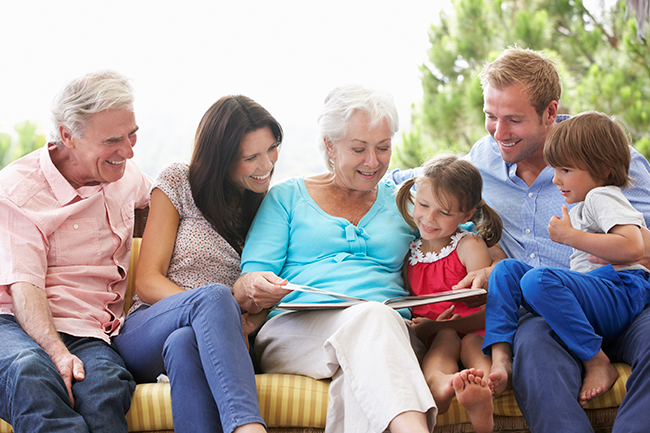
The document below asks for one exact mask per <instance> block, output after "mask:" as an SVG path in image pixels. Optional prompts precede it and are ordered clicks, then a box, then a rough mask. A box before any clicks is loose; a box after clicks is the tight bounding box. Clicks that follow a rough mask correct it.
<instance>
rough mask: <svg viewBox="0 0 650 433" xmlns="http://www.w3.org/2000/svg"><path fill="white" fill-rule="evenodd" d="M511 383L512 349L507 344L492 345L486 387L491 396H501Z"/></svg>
mask: <svg viewBox="0 0 650 433" xmlns="http://www.w3.org/2000/svg"><path fill="white" fill-rule="evenodd" d="M511 381H512V348H511V346H510V344H509V343H495V344H493V345H492V369H491V370H490V375H489V376H488V386H489V387H490V389H491V390H492V395H493V396H495V397H496V396H498V395H501V394H503V393H504V392H505V391H506V390H507V389H508V388H510V384H511Z"/></svg>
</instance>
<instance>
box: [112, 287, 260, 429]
mask: <svg viewBox="0 0 650 433" xmlns="http://www.w3.org/2000/svg"><path fill="white" fill-rule="evenodd" d="M113 341H114V344H115V346H116V348H117V350H118V351H119V352H120V354H121V355H122V357H123V358H124V361H125V362H126V366H127V368H128V369H129V370H130V371H131V372H132V373H133V376H134V377H135V379H136V381H138V382H155V381H156V377H157V376H158V375H159V374H161V373H166V374H167V376H168V377H169V381H170V385H171V397H172V415H173V418H174V429H175V431H176V432H178V433H184V432H204V431H205V432H207V431H221V430H220V429H221V428H223V431H225V432H232V431H233V430H234V429H235V428H237V427H240V426H242V425H245V424H249V423H260V424H264V421H263V419H262V416H261V415H260V411H259V404H258V401H257V388H256V387H255V373H254V371H253V363H252V361H251V359H250V356H249V355H248V352H247V350H246V342H245V340H244V333H243V330H242V320H241V313H240V309H239V305H238V304H237V302H236V301H235V298H234V297H233V296H232V294H231V293H230V290H229V289H228V288H227V287H226V286H223V285H221V284H210V285H207V286H204V287H200V288H198V289H194V290H188V291H186V292H184V293H178V294H175V295H172V296H169V297H167V298H165V299H162V300H161V301H158V302H156V303H155V304H154V305H152V306H142V307H140V308H139V309H138V310H136V311H135V312H133V313H132V314H131V315H129V317H127V319H126V321H125V323H124V328H123V329H122V331H121V332H120V334H119V335H118V336H117V337H115V338H114V340H113ZM222 426H223V427H222Z"/></svg>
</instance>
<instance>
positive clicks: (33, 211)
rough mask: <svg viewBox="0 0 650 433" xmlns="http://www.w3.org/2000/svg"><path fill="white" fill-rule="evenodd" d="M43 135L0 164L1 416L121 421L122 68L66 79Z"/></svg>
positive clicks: (25, 420)
mask: <svg viewBox="0 0 650 433" xmlns="http://www.w3.org/2000/svg"><path fill="white" fill-rule="evenodd" d="M52 112H53V115H54V121H55V130H54V134H53V135H54V140H53V141H52V142H50V143H47V144H46V145H45V147H43V148H42V149H40V150H37V151H35V152H32V153H31V154H29V155H27V156H25V157H23V158H21V159H19V160H17V161H15V162H14V163H12V164H10V165H9V166H7V167H6V168H4V169H3V170H2V171H0V377H1V378H2V387H1V390H0V417H2V418H3V419H4V420H6V421H8V422H9V423H11V424H12V426H13V428H14V430H15V431H16V432H30V433H31V432H36V431H42V432H44V431H47V432H88V431H91V432H126V431H128V426H127V423H126V419H125V415H126V413H127V411H128V409H129V406H130V396H131V393H132V392H133V390H134V389H135V383H134V381H133V379H132V377H131V374H130V373H129V372H128V371H127V370H126V368H125V367H124V363H123V362H122V359H121V358H120V357H119V355H118V354H117V353H116V352H115V350H114V349H113V348H112V347H111V345H110V338H111V336H113V335H115V334H116V333H117V332H118V330H119V329H120V326H121V324H122V321H123V313H122V312H123V306H124V296H125V292H126V285H127V282H126V274H127V272H128V268H129V258H130V247H131V237H132V231H133V222H134V221H133V215H134V214H133V211H134V208H138V207H145V206H146V205H147V204H148V195H149V188H150V186H151V180H150V179H149V178H148V177H147V176H146V175H144V174H143V173H142V172H141V171H140V169H139V168H138V167H137V166H136V165H135V164H134V163H132V162H129V161H128V160H129V159H130V158H131V157H132V156H133V146H134V145H135V142H136V131H137V130H138V126H137V124H136V121H135V116H134V113H133V91H132V88H131V85H130V83H129V81H128V80H126V79H125V78H124V77H122V76H121V75H119V74H117V73H114V72H110V71H104V72H98V73H93V74H88V75H85V76H83V77H80V78H78V79H76V80H73V81H71V82H70V83H68V85H67V86H66V87H65V88H64V89H63V90H62V92H61V93H60V94H59V96H58V97H57V98H56V99H55V102H54V105H53V108H52Z"/></svg>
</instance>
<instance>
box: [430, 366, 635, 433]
mask: <svg viewBox="0 0 650 433" xmlns="http://www.w3.org/2000/svg"><path fill="white" fill-rule="evenodd" d="M613 365H614V367H615V368H616V370H618V373H619V378H618V379H617V380H616V382H615V383H614V386H612V388H611V389H610V390H609V391H607V392H606V393H605V394H603V395H601V396H600V397H598V398H595V399H593V400H591V401H590V402H589V403H587V405H586V406H585V409H604V408H611V407H618V406H619V405H620V404H621V402H622V401H623V397H625V394H626V393H627V391H626V390H625V383H626V382H627V378H628V377H629V376H630V373H631V372H632V371H631V369H630V366H629V365H626V364H619V363H615V364H613ZM494 415H495V416H523V415H522V413H521V411H520V410H519V408H518V407H517V402H516V401H515V396H514V393H513V392H512V390H508V391H506V392H504V393H503V394H502V395H500V396H499V397H497V398H496V399H495V400H494ZM469 422H470V421H469V418H468V417H467V412H465V409H463V408H462V407H461V406H460V405H459V404H458V401H457V400H456V399H455V398H454V400H453V403H452V405H451V407H450V408H449V410H448V411H447V412H446V413H444V414H442V415H438V422H437V425H450V424H462V423H469Z"/></svg>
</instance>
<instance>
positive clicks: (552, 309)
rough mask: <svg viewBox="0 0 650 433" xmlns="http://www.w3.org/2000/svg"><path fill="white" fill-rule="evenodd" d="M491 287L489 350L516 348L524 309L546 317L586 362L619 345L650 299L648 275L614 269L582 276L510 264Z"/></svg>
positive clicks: (487, 318)
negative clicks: (605, 346) (506, 346)
mask: <svg viewBox="0 0 650 433" xmlns="http://www.w3.org/2000/svg"><path fill="white" fill-rule="evenodd" d="M489 287H490V290H489V294H488V300H487V305H486V312H485V340H484V342H483V347H485V348H487V347H488V346H490V345H492V344H494V343H497V342H507V343H510V344H512V342H513V340H514V335H515V331H516V330H517V326H518V325H519V306H523V307H524V308H526V310H528V311H529V312H531V313H534V314H537V315H539V316H542V317H543V318H544V319H545V320H546V322H547V323H548V324H549V326H550V327H551V328H552V329H553V331H555V333H556V334H557V335H558V336H559V337H560V339H561V340H562V341H563V342H564V343H565V344H566V346H567V347H568V348H569V349H570V350H571V351H572V352H573V353H574V354H576V356H577V357H578V358H579V359H581V360H582V361H583V362H584V361H589V360H590V359H592V358H593V357H594V356H595V355H596V354H597V353H598V351H599V350H600V349H601V347H602V345H603V344H608V343H609V342H612V341H614V340H615V339H616V338H617V337H618V336H619V335H620V334H621V333H622V332H623V330H625V329H626V328H627V327H628V326H629V325H630V323H632V321H633V320H634V318H635V317H636V316H637V315H638V314H639V313H640V312H641V311H642V310H643V308H644V307H645V306H646V305H647V304H648V301H649V300H650V283H649V282H648V275H647V274H646V273H645V272H644V271H642V270H628V271H621V272H617V271H615V270H614V269H613V268H612V267H611V266H609V265H608V266H602V267H599V268H597V269H595V270H593V271H591V272H587V273H581V272H575V271H570V270H568V269H559V268H551V267H545V266H540V267H531V266H530V265H527V264H526V263H523V262H520V261H518V260H512V259H508V260H503V261H501V262H499V263H498V264H497V265H496V266H495V267H494V270H493V271H492V273H491V274H490V281H489Z"/></svg>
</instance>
